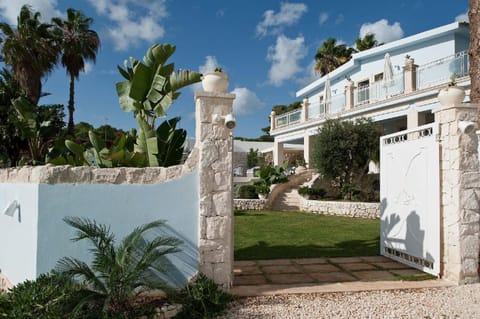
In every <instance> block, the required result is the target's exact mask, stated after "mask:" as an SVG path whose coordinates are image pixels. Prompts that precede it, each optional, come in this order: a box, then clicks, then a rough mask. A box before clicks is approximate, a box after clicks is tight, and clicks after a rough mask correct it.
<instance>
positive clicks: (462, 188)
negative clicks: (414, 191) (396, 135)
mask: <svg viewBox="0 0 480 319" xmlns="http://www.w3.org/2000/svg"><path fill="white" fill-rule="evenodd" d="M477 110H478V106H472V105H468V104H460V105H443V106H442V108H441V109H440V110H439V111H437V112H436V113H435V121H436V122H437V123H438V124H439V132H440V133H439V139H440V191H441V194H440V214H441V215H440V217H441V222H440V224H441V227H442V228H441V232H440V233H441V239H440V242H441V255H442V260H441V271H442V277H444V278H446V279H449V280H452V281H455V282H457V283H459V284H466V283H473V282H477V281H478V279H479V277H478V262H479V258H478V254H479V248H480V245H479V242H480V240H479V235H480V204H479V200H480V172H479V162H478V149H477V147H478V137H477V135H476V134H475V133H474V130H470V132H466V133H465V132H462V130H461V128H459V124H460V127H461V125H462V124H463V123H462V122H461V121H472V122H476V114H477ZM472 124H473V123H472Z"/></svg>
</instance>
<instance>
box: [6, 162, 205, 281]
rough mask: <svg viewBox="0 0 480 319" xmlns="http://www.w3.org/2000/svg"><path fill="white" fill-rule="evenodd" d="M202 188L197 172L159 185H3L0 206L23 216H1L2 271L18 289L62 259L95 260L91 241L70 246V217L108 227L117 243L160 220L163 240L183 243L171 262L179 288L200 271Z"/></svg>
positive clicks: (173, 276)
mask: <svg viewBox="0 0 480 319" xmlns="http://www.w3.org/2000/svg"><path fill="white" fill-rule="evenodd" d="M198 184H199V182H198V171H197V170H195V171H193V172H191V173H189V174H187V175H185V176H182V177H180V178H178V179H174V180H170V181H168V182H165V183H158V184H95V183H94V184H83V183H82V184H35V183H32V184H0V207H1V206H6V205H8V203H10V202H11V201H13V200H17V201H18V202H19V203H20V211H21V219H20V220H18V218H17V214H15V215H14V218H12V217H9V216H6V215H4V214H3V211H2V215H0V242H1V243H2V246H1V247H0V267H1V270H2V272H3V273H4V274H5V275H6V276H7V277H8V278H9V279H10V281H11V282H12V283H13V284H17V283H19V282H21V281H23V280H25V279H33V278H35V277H37V276H38V275H40V274H41V273H44V272H48V271H50V270H51V269H52V268H54V267H55V265H56V263H57V261H58V260H59V259H60V258H61V257H64V256H70V257H76V258H79V259H81V260H85V261H89V260H91V257H90V255H89V252H88V247H89V246H88V244H87V241H82V242H72V241H70V239H71V238H72V237H73V234H74V229H73V228H71V227H70V226H68V225H67V224H66V223H65V222H64V221H63V220H62V219H63V218H64V217H66V216H78V217H88V218H90V219H94V220H96V221H97V222H98V223H103V224H108V225H110V227H111V230H112V231H113V232H114V233H115V235H116V238H117V242H120V241H121V239H122V238H123V237H125V235H126V234H128V233H129V232H130V231H131V230H133V229H134V228H135V227H137V226H139V225H142V224H145V223H148V222H151V221H154V220H157V219H162V220H165V221H167V225H168V228H166V229H165V231H166V234H163V235H174V236H176V237H178V238H179V239H181V240H182V241H184V245H183V246H182V247H180V248H181V249H182V251H181V252H179V253H177V254H175V256H172V257H171V258H170V260H171V262H172V264H175V268H176V269H175V270H174V271H172V272H171V274H173V275H171V276H170V281H171V282H172V283H173V284H177V285H181V284H183V283H185V281H186V280H187V279H188V278H189V277H190V276H192V275H193V274H195V272H196V271H197V270H198V261H197V260H198V232H199V231H198V216H197V212H198ZM5 203H7V204H5ZM155 235H157V234H155ZM158 235H162V234H158ZM13 238H15V239H13ZM13 241H15V245H13ZM9 242H10V243H12V245H8V243H9Z"/></svg>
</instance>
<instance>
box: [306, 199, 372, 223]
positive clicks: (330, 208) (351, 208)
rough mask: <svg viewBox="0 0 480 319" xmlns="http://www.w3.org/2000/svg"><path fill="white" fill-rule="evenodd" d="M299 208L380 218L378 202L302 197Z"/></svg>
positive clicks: (331, 213) (330, 213)
mask: <svg viewBox="0 0 480 319" xmlns="http://www.w3.org/2000/svg"><path fill="white" fill-rule="evenodd" d="M300 208H301V210H302V211H305V212H311V213H316V214H322V215H334V216H345V217H356V218H372V219H374V218H380V203H362V202H332V201H323V200H307V199H304V198H302V200H301V207H300Z"/></svg>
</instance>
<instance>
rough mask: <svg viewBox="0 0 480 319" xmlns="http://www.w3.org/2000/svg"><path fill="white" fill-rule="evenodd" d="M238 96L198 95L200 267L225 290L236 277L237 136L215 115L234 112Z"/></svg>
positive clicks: (196, 102) (202, 93) (222, 94)
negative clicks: (235, 182) (234, 274)
mask: <svg viewBox="0 0 480 319" xmlns="http://www.w3.org/2000/svg"><path fill="white" fill-rule="evenodd" d="M234 99H235V95H234V94H225V93H210V92H196V94H195V112H196V145H197V147H198V149H199V153H200V154H199V178H200V181H199V183H200V190H199V192H200V193H199V200H200V204H199V270H200V272H202V273H204V274H205V275H206V276H207V277H209V278H211V279H212V280H214V281H215V282H216V283H217V284H219V285H221V286H222V287H223V288H225V289H228V288H229V287H230V286H231V285H232V280H233V197H232V188H233V167H232V166H233V137H232V130H231V129H229V128H227V127H226V126H225V125H224V121H222V120H219V121H217V120H215V119H214V115H219V116H225V115H228V114H231V113H232V105H233V100H234ZM218 119H221V117H219V118H218Z"/></svg>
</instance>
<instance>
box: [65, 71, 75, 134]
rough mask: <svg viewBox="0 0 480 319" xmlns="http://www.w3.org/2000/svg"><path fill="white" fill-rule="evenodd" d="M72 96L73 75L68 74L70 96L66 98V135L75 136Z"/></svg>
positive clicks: (73, 91)
mask: <svg viewBox="0 0 480 319" xmlns="http://www.w3.org/2000/svg"><path fill="white" fill-rule="evenodd" d="M74 97H75V77H74V76H73V75H70V97H69V99H68V126H67V133H68V135H71V136H73V137H74V136H75V130H74V127H75V124H74V123H73V112H74V111H75V106H74Z"/></svg>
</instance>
